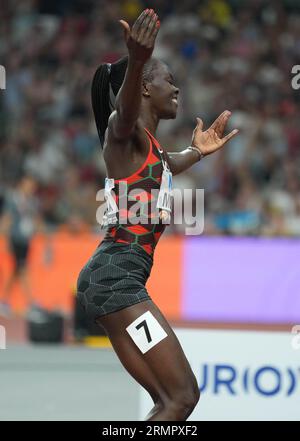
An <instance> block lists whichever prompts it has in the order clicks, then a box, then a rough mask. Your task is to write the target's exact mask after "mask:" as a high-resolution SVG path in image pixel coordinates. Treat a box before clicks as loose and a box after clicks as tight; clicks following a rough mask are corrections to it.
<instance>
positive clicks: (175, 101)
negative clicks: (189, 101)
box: [172, 98, 178, 106]
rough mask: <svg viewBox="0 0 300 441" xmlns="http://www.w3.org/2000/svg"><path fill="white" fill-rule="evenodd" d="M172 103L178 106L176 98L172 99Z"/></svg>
mask: <svg viewBox="0 0 300 441" xmlns="http://www.w3.org/2000/svg"><path fill="white" fill-rule="evenodd" d="M172 103H175V104H176V105H177V106H178V101H177V98H172Z"/></svg>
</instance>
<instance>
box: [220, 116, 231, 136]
mask: <svg viewBox="0 0 300 441" xmlns="http://www.w3.org/2000/svg"><path fill="white" fill-rule="evenodd" d="M230 116H231V112H229V111H226V112H225V114H224V116H223V118H221V121H220V123H219V127H218V135H219V137H220V138H221V137H222V136H223V133H224V130H225V126H226V124H227V122H228V120H229V118H230Z"/></svg>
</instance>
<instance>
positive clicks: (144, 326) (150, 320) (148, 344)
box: [126, 311, 168, 354]
mask: <svg viewBox="0 0 300 441" xmlns="http://www.w3.org/2000/svg"><path fill="white" fill-rule="evenodd" d="M126 331H127V332H128V334H129V335H130V337H131V338H132V340H133V341H134V343H135V344H136V345H137V347H138V348H139V349H140V351H141V352H142V353H143V354H145V353H146V352H147V351H149V349H151V348H153V346H155V345H157V343H159V342H160V341H161V340H163V339H164V338H166V337H167V336H168V334H167V333H166V332H165V330H164V329H163V327H162V326H161V325H160V324H159V323H158V321H157V320H156V318H155V317H154V315H153V314H152V313H151V312H150V311H147V312H145V313H144V314H142V315H141V316H140V317H138V318H137V319H136V320H134V321H133V322H132V323H131V324H130V325H129V326H127V328H126Z"/></svg>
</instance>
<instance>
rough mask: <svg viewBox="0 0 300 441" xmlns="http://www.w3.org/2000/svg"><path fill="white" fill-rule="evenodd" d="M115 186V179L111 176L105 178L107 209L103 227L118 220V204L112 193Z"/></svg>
mask: <svg viewBox="0 0 300 441" xmlns="http://www.w3.org/2000/svg"><path fill="white" fill-rule="evenodd" d="M114 187H115V180H114V179H111V178H105V188H104V198H105V202H106V210H105V213H104V215H103V220H102V227H106V226H107V225H110V224H115V223H116V222H117V216H116V214H117V213H118V211H119V210H118V206H117V204H116V201H115V198H114V196H113V194H112V189H113V188H114Z"/></svg>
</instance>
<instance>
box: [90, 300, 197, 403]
mask: <svg viewBox="0 0 300 441" xmlns="http://www.w3.org/2000/svg"><path fill="white" fill-rule="evenodd" d="M148 311H149V312H150V313H151V315H152V316H154V318H155V319H156V321H157V322H158V327H159V328H160V330H163V331H164V332H165V333H166V336H165V337H164V338H163V339H162V340H161V341H159V342H158V343H157V344H155V345H154V346H153V347H151V349H149V350H147V351H146V352H145V353H143V352H142V351H141V350H140V349H139V348H138V346H137V344H136V343H135V342H134V341H133V339H132V337H131V336H130V335H129V333H128V332H127V330H126V328H127V327H128V326H129V325H131V324H132V322H134V321H135V320H136V319H138V318H139V317H141V316H142V315H143V314H145V313H146V312H148ZM98 320H99V323H100V324H101V325H102V326H104V328H105V329H106V332H107V334H108V336H109V338H110V340H111V342H112V345H113V347H114V349H115V351H116V353H117V355H118V356H119V358H120V360H121V362H122V363H123V364H124V366H125V367H126V369H127V370H129V372H130V373H131V371H132V370H134V367H133V366H132V363H131V361H130V355H129V354H130V353H131V352H132V353H134V354H135V362H138V360H140V361H141V363H143V364H146V365H147V367H148V368H149V370H150V371H151V372H152V374H153V376H154V378H155V384H156V386H155V387H156V390H158V392H159V393H160V394H161V395H162V394H164V397H166V398H167V397H169V398H170V397H172V396H173V395H174V394H176V393H177V392H180V391H182V390H183V389H184V390H190V389H191V387H196V384H195V377H194V375H193V372H192V370H191V367H190V365H189V362H188V360H187V359H186V356H185V354H184V352H183V350H182V347H181V345H180V343H179V341H178V339H177V337H176V335H175V333H174V331H173V330H172V328H171V327H170V325H169V324H168V322H167V320H166V319H165V317H164V316H163V314H162V313H161V311H160V310H159V308H158V307H157V306H156V305H155V304H154V303H153V302H152V301H151V300H147V301H144V302H141V303H138V304H136V305H133V306H130V307H127V308H124V309H122V310H121V311H117V312H115V313H112V314H108V315H107V316H103V317H101V318H100V319H98ZM141 321H142V319H141ZM146 326H147V318H146V323H145V328H144V329H142V327H140V328H139V332H141V333H143V332H145V333H146V332H147V331H146ZM149 331H150V334H151V326H150V328H149V329H148V332H149ZM148 337H149V340H151V339H152V337H155V336H151V335H150V336H149V335H148ZM148 337H147V338H148ZM143 340H144V341H145V338H144V339H143ZM128 367H129V368H128ZM141 375H142V376H143V372H142V371H141ZM133 376H134V375H133ZM139 382H140V383H141V381H139ZM147 390H148V389H147ZM162 391H163V392H162Z"/></svg>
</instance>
